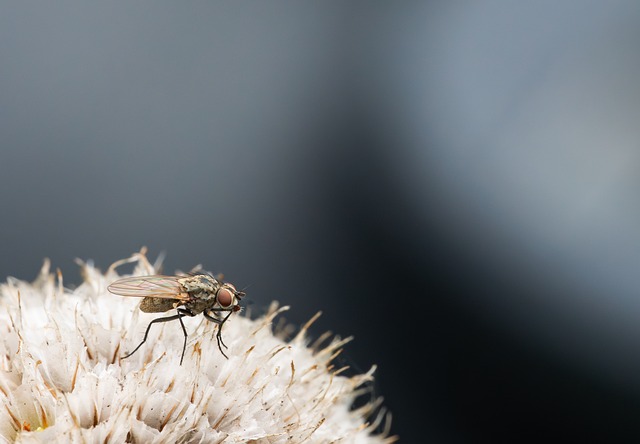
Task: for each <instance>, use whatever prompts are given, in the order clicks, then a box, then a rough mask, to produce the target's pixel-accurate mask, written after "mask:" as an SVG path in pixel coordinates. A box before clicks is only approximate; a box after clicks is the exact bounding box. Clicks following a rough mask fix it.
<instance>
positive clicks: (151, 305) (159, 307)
mask: <svg viewBox="0 0 640 444" xmlns="http://www.w3.org/2000/svg"><path fill="white" fill-rule="evenodd" d="M181 303H182V302H181V301H180V300H179V299H161V298H152V297H146V298H144V299H143V300H142V302H140V311H144V312H145V313H163V312H165V311H169V310H171V309H172V308H175V307H176V305H177V304H181Z"/></svg>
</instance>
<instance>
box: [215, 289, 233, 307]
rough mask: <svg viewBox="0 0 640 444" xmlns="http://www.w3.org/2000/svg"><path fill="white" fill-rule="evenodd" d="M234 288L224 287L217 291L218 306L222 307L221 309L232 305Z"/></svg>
mask: <svg viewBox="0 0 640 444" xmlns="http://www.w3.org/2000/svg"><path fill="white" fill-rule="evenodd" d="M233 290H235V289H234V288H226V287H222V288H221V289H220V290H218V296H217V298H218V304H220V306H222V307H223V308H229V307H231V305H232V304H233V299H234V298H233V295H234V293H235V292H234V291H233Z"/></svg>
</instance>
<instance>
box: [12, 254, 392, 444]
mask: <svg viewBox="0 0 640 444" xmlns="http://www.w3.org/2000/svg"><path fill="white" fill-rule="evenodd" d="M124 262H133V263H135V264H136V267H135V270H134V272H133V275H140V276H142V275H152V274H155V273H156V269H155V267H154V266H153V265H151V264H150V263H149V262H148V261H147V259H146V257H145V256H144V254H143V252H141V253H137V254H135V255H133V256H132V257H131V258H129V259H126V260H123V261H119V262H117V263H116V264H114V265H113V266H111V267H110V268H109V269H108V270H107V272H106V273H105V274H102V273H101V272H100V271H99V270H97V269H96V268H94V267H93V266H92V264H90V263H81V266H82V272H83V276H84V282H83V283H82V284H81V285H80V286H79V287H77V288H76V289H75V290H73V291H72V290H69V289H66V288H64V287H63V284H62V275H61V274H60V273H59V272H58V273H57V274H56V275H54V274H52V273H50V271H49V264H48V262H45V265H44V266H43V268H42V270H41V272H40V275H39V276H38V278H37V279H36V280H35V282H33V283H27V282H24V281H20V280H16V279H13V278H9V279H8V280H7V283H6V284H2V285H1V286H0V403H1V405H2V408H1V409H0V442H5V441H6V442H22V443H27V442H34V443H36V442H50V441H54V440H58V441H64V442H89V443H93V442H95V443H103V442H113V443H118V442H142V443H177V442H181V443H182V442H183V443H191V442H194V443H222V442H253V443H302V442H306V443H316V442H317V443H329V442H337V441H339V442H345V443H384V442H392V441H394V440H395V439H394V438H393V437H388V436H387V433H381V434H375V433H374V430H375V429H376V428H377V427H378V422H379V421H381V420H382V419H383V415H382V414H379V415H377V416H376V417H375V418H374V421H373V423H372V424H369V423H367V422H366V418H367V417H368V416H369V415H370V414H371V413H372V411H373V410H375V407H376V403H369V404H367V405H365V406H364V407H361V408H359V409H357V410H352V409H351V406H352V404H353V401H354V400H355V398H356V397H357V396H358V393H359V391H358V388H359V387H361V386H362V384H363V383H365V382H367V381H370V380H371V379H372V378H373V376H372V374H373V370H374V369H373V368H372V369H371V370H370V371H369V372H367V373H365V374H361V375H357V376H353V377H345V376H341V375H340V374H339V373H340V370H337V369H335V368H334V367H333V366H332V364H331V362H332V360H333V358H334V357H335V356H336V354H337V353H338V352H339V350H340V348H341V347H342V345H343V344H344V343H345V342H346V341H345V340H342V341H340V340H338V339H335V338H334V339H333V340H332V341H331V343H330V344H329V345H327V346H326V347H324V348H322V349H317V348H313V347H308V344H307V342H308V340H307V337H306V329H307V327H308V325H307V326H304V327H303V328H302V329H301V330H300V332H299V333H298V334H297V336H295V337H294V338H293V339H292V340H291V341H288V342H287V341H285V340H284V339H283V338H281V337H279V336H278V335H277V334H274V333H273V331H272V328H271V323H272V321H273V319H274V318H275V317H276V316H277V315H278V314H279V313H281V312H282V311H284V310H285V309H286V307H280V308H279V307H278V305H277V303H273V304H272V305H271V307H270V309H269V310H268V312H267V314H266V315H265V316H263V317H261V318H259V319H256V320H252V319H250V318H249V317H246V316H242V315H238V314H234V315H233V316H231V317H230V319H229V320H228V321H227V322H226V323H225V324H224V342H225V344H226V345H227V346H228V349H226V350H225V351H226V354H227V355H228V359H226V358H225V357H224V356H223V355H222V354H221V353H220V351H219V350H218V345H217V342H216V333H217V326H216V324H214V323H212V322H208V321H207V320H205V319H204V318H203V317H194V318H186V319H184V323H185V326H186V328H187V330H188V331H189V340H188V343H187V349H186V354H185V357H184V362H183V364H182V365H180V354H181V351H182V343H183V342H182V341H183V339H184V335H183V332H182V329H181V327H180V325H179V324H178V323H177V322H176V323H173V322H169V323H161V324H158V325H155V326H154V328H153V329H151V332H150V334H149V338H148V340H147V341H146V342H145V344H144V345H143V347H141V348H140V350H138V351H137V352H136V353H135V354H133V355H132V356H130V357H129V358H127V359H122V358H121V356H122V355H124V354H125V353H126V351H127V350H132V349H133V348H134V347H135V346H136V345H137V343H139V341H140V336H141V334H142V333H143V332H144V330H145V328H146V326H147V325H148V323H149V322H150V321H151V320H153V319H154V315H153V314H147V313H142V312H140V311H139V310H138V309H137V304H138V303H139V300H138V299H136V298H122V297H118V296H114V295H112V294H110V293H108V292H107V290H106V288H107V285H108V284H110V283H111V282H113V281H115V280H116V279H118V278H119V277H120V276H119V275H118V274H117V272H116V267H117V266H118V265H120V264H122V263H124ZM136 341H138V342H136Z"/></svg>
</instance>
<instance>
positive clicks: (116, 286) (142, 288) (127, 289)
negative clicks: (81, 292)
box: [107, 275, 187, 299]
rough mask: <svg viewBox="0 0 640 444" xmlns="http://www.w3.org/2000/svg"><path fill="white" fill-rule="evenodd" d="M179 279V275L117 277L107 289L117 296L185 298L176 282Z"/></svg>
mask: <svg viewBox="0 0 640 444" xmlns="http://www.w3.org/2000/svg"><path fill="white" fill-rule="evenodd" d="M183 277H184V276H182V278H183ZM179 279H181V277H180V276H162V275H155V276H133V277H128V278H123V279H119V280H117V281H115V282H114V283H112V284H111V285H109V286H108V287H107V289H108V290H109V291H110V292H111V293H113V294H117V295H119V296H132V297H138V298H144V297H149V298H161V299H186V298H187V295H186V293H184V290H183V289H182V286H181V285H180V282H178V280H179Z"/></svg>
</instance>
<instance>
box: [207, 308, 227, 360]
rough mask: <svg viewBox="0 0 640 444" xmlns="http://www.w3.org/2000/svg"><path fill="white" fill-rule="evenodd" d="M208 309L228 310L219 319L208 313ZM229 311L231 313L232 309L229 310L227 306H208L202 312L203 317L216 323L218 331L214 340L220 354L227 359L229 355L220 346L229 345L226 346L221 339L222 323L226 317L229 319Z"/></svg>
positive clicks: (225, 320)
mask: <svg viewBox="0 0 640 444" xmlns="http://www.w3.org/2000/svg"><path fill="white" fill-rule="evenodd" d="M209 311H228V312H229V314H228V315H226V316H225V317H224V319H222V320H220V319H218V318H216V317H215V316H212V315H211V314H210V313H209ZM231 313H233V310H231V309H229V308H210V309H209V310H207V311H204V312H203V314H204V317H205V318H207V319H208V320H210V321H211V322H215V323H216V324H218V333H216V340H217V341H218V349H219V350H220V353H222V356H224V357H225V358H227V359H229V357H228V356H227V355H226V354H225V352H224V351H223V350H222V347H224V348H229V347H227V345H226V344H225V343H224V341H223V340H222V325H223V324H224V323H225V322H227V319H229V316H231Z"/></svg>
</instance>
